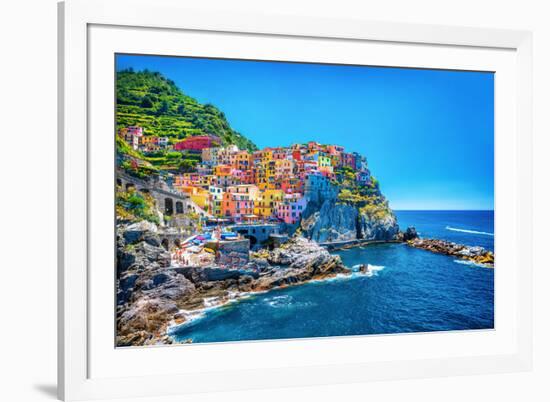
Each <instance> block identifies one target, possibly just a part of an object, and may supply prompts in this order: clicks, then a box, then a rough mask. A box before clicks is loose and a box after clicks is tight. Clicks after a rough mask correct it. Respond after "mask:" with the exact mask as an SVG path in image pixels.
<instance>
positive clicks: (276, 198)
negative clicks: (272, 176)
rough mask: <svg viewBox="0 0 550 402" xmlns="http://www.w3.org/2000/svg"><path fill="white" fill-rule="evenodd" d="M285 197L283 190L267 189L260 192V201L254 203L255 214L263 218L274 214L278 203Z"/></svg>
mask: <svg viewBox="0 0 550 402" xmlns="http://www.w3.org/2000/svg"><path fill="white" fill-rule="evenodd" d="M283 199H284V193H283V191H282V190H265V191H262V192H260V195H259V197H258V201H257V202H256V203H254V214H255V215H258V216H259V217H262V218H270V217H272V216H274V211H275V205H276V203H278V202H280V201H282V200H283Z"/></svg>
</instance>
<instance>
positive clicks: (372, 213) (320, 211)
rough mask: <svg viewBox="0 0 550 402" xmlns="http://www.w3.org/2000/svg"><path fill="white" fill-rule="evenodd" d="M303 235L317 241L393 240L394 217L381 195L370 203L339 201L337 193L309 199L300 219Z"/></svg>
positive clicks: (397, 228) (394, 229) (397, 229)
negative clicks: (314, 199) (310, 200)
mask: <svg viewBox="0 0 550 402" xmlns="http://www.w3.org/2000/svg"><path fill="white" fill-rule="evenodd" d="M301 229H302V233H303V235H304V236H305V237H307V238H308V239H311V240H315V241H316V242H319V243H326V242H339V241H350V240H359V239H362V240H394V239H396V236H397V235H398V233H399V226H398V224H397V219H396V218H395V215H394V214H393V212H392V211H391V210H390V209H389V207H388V206H387V203H386V202H385V200H384V199H383V198H381V197H378V198H374V200H373V201H371V203H367V202H351V201H345V200H341V199H340V198H339V197H338V195H336V194H334V195H329V196H325V197H321V198H320V199H319V201H317V202H310V203H309V204H308V206H307V208H306V210H305V211H304V214H303V216H302V222H301Z"/></svg>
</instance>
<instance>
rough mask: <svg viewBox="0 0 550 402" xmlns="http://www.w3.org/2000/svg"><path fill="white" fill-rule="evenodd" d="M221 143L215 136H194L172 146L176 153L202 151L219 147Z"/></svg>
mask: <svg viewBox="0 0 550 402" xmlns="http://www.w3.org/2000/svg"><path fill="white" fill-rule="evenodd" d="M221 143H222V140H221V139H220V137H216V136H215V135H196V136H193V137H188V138H186V139H184V140H183V141H180V142H178V143H177V144H175V145H174V149H175V150H176V151H185V150H187V151H202V150H203V149H205V148H214V147H219V146H220V145H221Z"/></svg>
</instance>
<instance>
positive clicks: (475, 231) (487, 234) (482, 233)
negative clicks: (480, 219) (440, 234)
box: [445, 226, 495, 236]
mask: <svg viewBox="0 0 550 402" xmlns="http://www.w3.org/2000/svg"><path fill="white" fill-rule="evenodd" d="M445 229H447V230H450V231H452V232H462V233H471V234H480V235H485V236H494V235H495V234H494V233H489V232H479V231H477V230H469V229H459V228H453V227H451V226H446V227H445Z"/></svg>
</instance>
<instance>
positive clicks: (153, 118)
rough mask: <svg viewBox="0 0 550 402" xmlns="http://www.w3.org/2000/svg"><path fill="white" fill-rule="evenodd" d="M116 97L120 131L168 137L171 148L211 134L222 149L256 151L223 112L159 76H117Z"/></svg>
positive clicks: (147, 73)
mask: <svg viewBox="0 0 550 402" xmlns="http://www.w3.org/2000/svg"><path fill="white" fill-rule="evenodd" d="M116 95H117V109H116V122H117V130H118V129H119V128H122V127H128V126H140V127H143V129H144V134H145V135H154V136H158V137H168V139H169V141H170V143H172V144H174V143H176V142H178V141H181V140H182V139H184V138H187V137H190V136H194V135H205V134H212V135H217V136H219V137H220V138H221V139H222V142H223V145H230V144H235V145H237V146H238V147H239V148H240V149H247V150H250V151H254V150H256V149H257V147H256V145H254V143H252V142H251V141H250V140H249V139H247V138H246V137H244V136H243V135H241V134H240V133H238V132H236V131H235V130H233V129H232V128H231V127H230V126H229V123H228V122H227V119H226V118H225V115H224V114H223V112H221V111H220V110H219V109H217V108H216V107H215V106H213V105H210V104H204V105H203V104H201V103H199V102H197V101H196V100H195V99H193V98H191V97H190V96H187V95H185V94H184V93H183V92H182V91H181V90H180V89H179V88H178V87H177V86H176V84H175V83H174V82H173V81H172V80H170V79H168V78H166V77H164V76H163V75H162V74H160V73H158V72H150V71H148V70H144V71H139V72H135V71H133V70H131V69H129V70H124V71H119V72H117V82H116ZM160 165H162V163H160Z"/></svg>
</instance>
